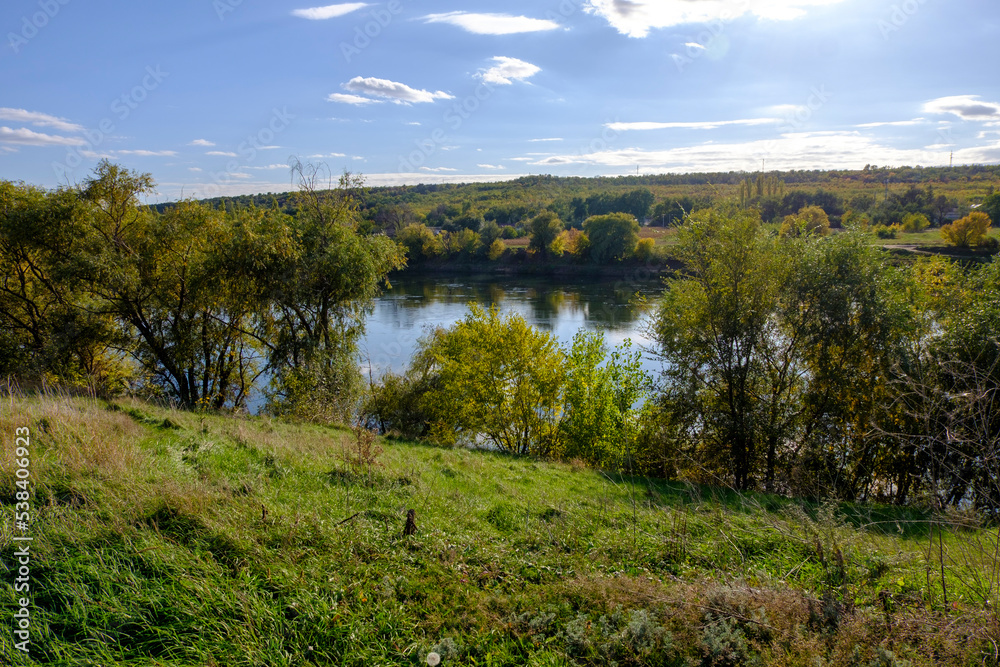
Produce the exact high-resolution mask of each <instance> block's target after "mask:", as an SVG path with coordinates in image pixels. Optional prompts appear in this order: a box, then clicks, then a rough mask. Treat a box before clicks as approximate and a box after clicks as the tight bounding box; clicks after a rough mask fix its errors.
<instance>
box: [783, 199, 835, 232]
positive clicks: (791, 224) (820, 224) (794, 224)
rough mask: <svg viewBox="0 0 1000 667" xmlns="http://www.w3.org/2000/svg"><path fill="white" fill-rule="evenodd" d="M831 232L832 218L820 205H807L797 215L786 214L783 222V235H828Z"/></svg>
mask: <svg viewBox="0 0 1000 667" xmlns="http://www.w3.org/2000/svg"><path fill="white" fill-rule="evenodd" d="M829 233H830V218H829V217H828V216H827V215H826V211H824V210H823V209H822V208H820V207H819V206H806V207H804V208H801V209H799V212H798V213H796V214H795V215H788V216H785V220H784V221H783V222H782V223H781V235H782V236H803V235H808V234H817V235H819V236H826V235H827V234H829Z"/></svg>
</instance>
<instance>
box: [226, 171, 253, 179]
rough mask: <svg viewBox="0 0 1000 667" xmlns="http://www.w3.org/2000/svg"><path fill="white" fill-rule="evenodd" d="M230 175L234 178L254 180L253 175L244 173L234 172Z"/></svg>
mask: <svg viewBox="0 0 1000 667" xmlns="http://www.w3.org/2000/svg"><path fill="white" fill-rule="evenodd" d="M229 175H230V176H232V177H233V178H253V176H252V175H251V174H248V173H246V172H242V171H234V172H233V173H231V174H229Z"/></svg>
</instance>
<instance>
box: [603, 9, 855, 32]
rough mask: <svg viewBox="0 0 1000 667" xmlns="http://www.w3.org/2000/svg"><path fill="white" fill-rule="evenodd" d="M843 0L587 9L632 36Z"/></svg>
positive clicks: (786, 16)
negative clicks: (653, 30)
mask: <svg viewBox="0 0 1000 667" xmlns="http://www.w3.org/2000/svg"><path fill="white" fill-rule="evenodd" d="M842 1H843V0H700V1H697V2H694V1H692V0H588V2H587V5H586V6H585V7H584V10H585V11H586V12H587V13H589V14H594V15H596V16H600V17H602V18H604V19H605V20H607V22H608V23H610V24H611V26H612V27H614V28H615V29H616V30H618V32H620V33H621V34H623V35H628V36H629V37H646V36H647V35H649V31H650V29H652V28H667V27H670V26H676V25H685V24H691V23H711V22H715V21H732V20H734V19H737V18H739V17H741V16H743V15H745V14H747V13H750V14H752V15H754V16H757V17H759V18H764V19H773V20H779V21H786V20H791V19H797V18H801V17H803V16H805V15H806V13H807V8H809V7H815V6H820V5H832V4H836V3H838V2H842Z"/></svg>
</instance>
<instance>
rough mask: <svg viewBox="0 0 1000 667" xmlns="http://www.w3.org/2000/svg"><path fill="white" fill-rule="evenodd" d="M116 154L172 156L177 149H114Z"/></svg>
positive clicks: (175, 153)
mask: <svg viewBox="0 0 1000 667" xmlns="http://www.w3.org/2000/svg"><path fill="white" fill-rule="evenodd" d="M116 153H117V154H118V155H138V156H139V157H173V156H175V155H177V151H146V150H137V151H116Z"/></svg>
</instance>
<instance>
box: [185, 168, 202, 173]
mask: <svg viewBox="0 0 1000 667" xmlns="http://www.w3.org/2000/svg"><path fill="white" fill-rule="evenodd" d="M188 171H193V172H195V173H197V172H200V171H201V167H188Z"/></svg>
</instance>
